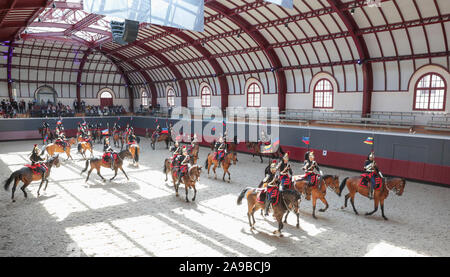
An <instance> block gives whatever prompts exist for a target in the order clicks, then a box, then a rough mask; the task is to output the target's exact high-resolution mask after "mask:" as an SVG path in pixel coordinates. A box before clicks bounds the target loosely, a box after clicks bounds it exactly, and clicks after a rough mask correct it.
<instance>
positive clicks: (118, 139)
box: [113, 131, 125, 149]
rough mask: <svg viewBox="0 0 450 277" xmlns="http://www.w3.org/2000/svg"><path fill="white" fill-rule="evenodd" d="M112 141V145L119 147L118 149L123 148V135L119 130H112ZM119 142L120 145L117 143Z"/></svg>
mask: <svg viewBox="0 0 450 277" xmlns="http://www.w3.org/2000/svg"><path fill="white" fill-rule="evenodd" d="M113 141H114V147H119V146H120V149H122V148H123V144H124V141H125V139H124V137H123V133H122V132H121V131H114V132H113ZM119 142H120V145H119Z"/></svg>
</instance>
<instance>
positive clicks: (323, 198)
mask: <svg viewBox="0 0 450 277" xmlns="http://www.w3.org/2000/svg"><path fill="white" fill-rule="evenodd" d="M320 200H321V201H322V202H323V203H324V204H325V208H324V209H320V210H319V212H325V211H326V210H327V209H328V202H327V200H326V199H325V196H323V195H322V196H321V197H320Z"/></svg>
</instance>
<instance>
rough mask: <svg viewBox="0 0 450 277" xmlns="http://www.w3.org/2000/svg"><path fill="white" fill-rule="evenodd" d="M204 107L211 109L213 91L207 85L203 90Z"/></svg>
mask: <svg viewBox="0 0 450 277" xmlns="http://www.w3.org/2000/svg"><path fill="white" fill-rule="evenodd" d="M201 98H202V107H211V89H210V88H209V86H207V85H205V86H203V87H202V90H201Z"/></svg>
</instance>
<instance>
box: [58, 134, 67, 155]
mask: <svg viewBox="0 0 450 277" xmlns="http://www.w3.org/2000/svg"><path fill="white" fill-rule="evenodd" d="M63 131H64V130H61V131H60V129H56V132H57V135H58V139H57V140H56V142H59V143H60V144H61V145H62V147H63V150H64V152H65V151H66V146H67V142H66V136H65V135H64V132H63Z"/></svg>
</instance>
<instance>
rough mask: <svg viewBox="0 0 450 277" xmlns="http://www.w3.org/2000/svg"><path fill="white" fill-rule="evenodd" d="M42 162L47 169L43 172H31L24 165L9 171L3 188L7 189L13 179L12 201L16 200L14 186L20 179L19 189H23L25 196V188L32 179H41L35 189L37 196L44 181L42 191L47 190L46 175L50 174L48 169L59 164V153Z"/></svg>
mask: <svg viewBox="0 0 450 277" xmlns="http://www.w3.org/2000/svg"><path fill="white" fill-rule="evenodd" d="M43 164H45V166H46V167H47V171H46V172H45V173H36V172H33V170H32V169H31V168H29V167H26V166H25V167H22V168H21V169H19V170H16V171H14V172H13V173H11V175H10V176H9V178H8V179H7V180H6V181H5V185H4V188H5V190H6V191H7V190H8V189H9V186H10V185H11V183H12V181H14V185H13V188H12V196H11V199H12V202H16V200H15V199H14V192H15V191H16V187H17V185H18V184H19V182H20V181H22V182H23V186H22V187H21V188H20V189H21V190H22V191H23V195H24V196H25V198H27V197H28V195H27V192H26V191H25V189H26V188H27V187H28V185H29V184H30V183H31V182H33V181H39V180H41V183H40V184H39V189H38V191H37V195H38V196H40V191H41V187H42V184H43V183H44V182H45V187H44V191H45V190H47V186H48V177H49V176H50V171H51V169H52V167H53V166H56V167H59V166H60V161H59V155H56V156H53V157H51V158H50V159H48V160H47V161H46V162H45V163H43Z"/></svg>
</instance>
